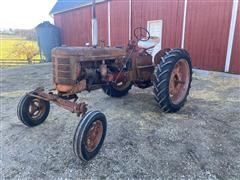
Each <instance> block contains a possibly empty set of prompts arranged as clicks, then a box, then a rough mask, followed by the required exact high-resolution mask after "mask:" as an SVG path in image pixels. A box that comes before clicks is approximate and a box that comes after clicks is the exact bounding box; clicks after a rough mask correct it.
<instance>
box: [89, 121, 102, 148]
mask: <svg viewBox="0 0 240 180" xmlns="http://www.w3.org/2000/svg"><path fill="white" fill-rule="evenodd" d="M102 135H103V125H102V122H101V121H100V120H97V121H95V122H93V123H92V124H91V126H90V128H89V130H88V133H87V138H86V142H85V146H86V149H87V151H88V152H92V151H94V150H95V149H96V148H97V146H98V144H99V143H100V141H101V138H102Z"/></svg>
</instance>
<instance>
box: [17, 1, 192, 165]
mask: <svg viewBox="0 0 240 180" xmlns="http://www.w3.org/2000/svg"><path fill="white" fill-rule="evenodd" d="M94 12H95V3H93V21H92V24H93V42H92V45H93V46H92V47H57V48H55V49H53V51H52V64H53V83H54V87H53V89H52V90H50V91H47V92H46V91H44V88H42V87H40V88H37V89H35V90H34V91H31V92H29V93H27V94H26V95H25V96H24V97H23V98H22V99H21V101H20V102H19V105H18V108H17V113H18V118H19V119H20V120H21V121H22V122H23V123H24V124H25V125H27V126H29V127H33V126H37V125H39V124H41V123H43V122H44V121H45V119H46V118H47V116H48V114H49V109H50V102H53V103H55V104H57V105H58V106H60V107H63V108H65V109H67V110H69V111H71V112H72V113H76V114H77V115H78V116H80V115H82V118H81V120H80V122H79V124H78V126H77V128H76V131H75V135H74V139H73V149H74V153H75V154H76V156H77V157H78V158H80V159H82V160H84V161H88V160H90V159H92V158H93V157H95V155H97V153H98V152H99V150H100V148H101V147H102V145H103V142H104V139H105V136H106V129H107V122H106V117H105V115H104V114H103V113H101V112H100V111H88V112H87V104H85V102H78V96H77V93H80V92H82V91H89V92H90V91H92V90H96V89H99V88H102V90H103V92H104V93H106V94H107V95H108V96H111V97H122V96H125V95H127V93H128V91H129V90H130V89H131V87H132V86H133V85H134V86H136V87H139V88H142V89H143V88H148V87H150V86H153V91H154V94H155V99H156V101H157V103H158V105H159V107H160V108H161V109H162V110H163V111H165V112H177V111H178V110H179V109H180V108H181V107H182V106H183V105H184V103H185V102H186V99H187V96H188V94H189V89H190V84H191V80H192V65H191V58H190V55H189V54H188V52H187V51H186V50H184V49H162V50H157V48H156V47H157V45H158V44H159V39H158V38H156V37H151V36H150V34H149V32H148V31H147V30H146V29H144V28H142V27H139V28H136V29H135V30H134V36H135V38H136V40H137V41H136V42H134V41H132V42H130V43H129V44H128V46H127V47H126V48H116V47H99V46H97V35H96V34H97V28H96V19H95V17H94V16H95V14H94Z"/></svg>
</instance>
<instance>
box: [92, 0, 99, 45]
mask: <svg viewBox="0 0 240 180" xmlns="http://www.w3.org/2000/svg"><path fill="white" fill-rule="evenodd" d="M97 45H98V24H97V17H96V2H95V0H92V46H93V47H97Z"/></svg>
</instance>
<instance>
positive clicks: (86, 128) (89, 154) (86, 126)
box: [73, 111, 107, 161]
mask: <svg viewBox="0 0 240 180" xmlns="http://www.w3.org/2000/svg"><path fill="white" fill-rule="evenodd" d="M106 131H107V120H106V117H105V115H104V114H103V113H101V112H99V111H89V112H87V113H86V114H85V115H84V117H83V118H82V120H81V121H80V123H79V124H78V127H77V129H76V131H75V135H74V138H73V150H74V153H75V155H76V156H77V157H78V158H79V159H81V160H83V161H89V160H91V159H92V158H94V157H95V156H96V155H97V154H98V152H99V150H100V149H101V147H102V145H103V142H104V139H105V136H106Z"/></svg>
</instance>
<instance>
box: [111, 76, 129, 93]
mask: <svg viewBox="0 0 240 180" xmlns="http://www.w3.org/2000/svg"><path fill="white" fill-rule="evenodd" d="M114 78H117V81H116V82H115V83H114V84H113V86H112V87H113V88H114V89H116V90H118V91H123V90H125V89H126V88H127V87H128V86H130V85H131V82H130V81H128V79H127V77H126V76H125V75H124V74H120V75H119V74H118V73H115V74H114Z"/></svg>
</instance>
